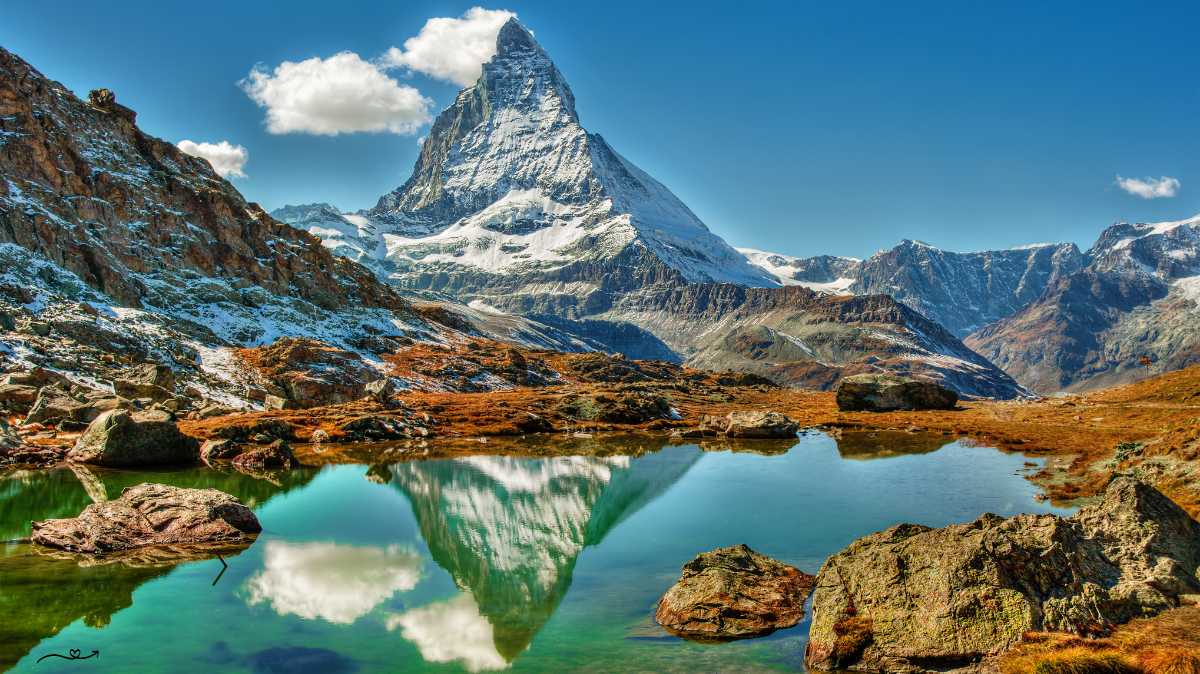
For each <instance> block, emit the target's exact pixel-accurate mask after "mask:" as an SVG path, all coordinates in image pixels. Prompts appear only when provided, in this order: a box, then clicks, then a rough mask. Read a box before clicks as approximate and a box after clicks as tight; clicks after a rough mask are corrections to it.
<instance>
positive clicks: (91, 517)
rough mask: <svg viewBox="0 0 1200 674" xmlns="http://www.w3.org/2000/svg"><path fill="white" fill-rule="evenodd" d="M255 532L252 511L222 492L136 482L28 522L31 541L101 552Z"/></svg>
mask: <svg viewBox="0 0 1200 674" xmlns="http://www.w3.org/2000/svg"><path fill="white" fill-rule="evenodd" d="M260 531H262V526H261V525H260V524H259V522H258V518H257V517H255V516H254V513H253V512H252V511H251V510H250V509H249V508H247V507H246V506H244V505H242V503H241V502H240V501H238V500H237V499H236V498H234V497H232V496H230V495H229V494H226V493H224V492H221V491H217V490H216V489H181V488H178V487H171V486H168V485H164V484H139V485H137V486H135V487H129V488H127V489H125V491H123V492H122V493H121V497H120V498H118V499H116V500H114V501H104V502H101V503H93V504H92V505H89V506H88V507H87V508H84V510H83V512H82V513H80V514H79V516H78V517H73V518H70V519H58V520H44V521H41V522H34V523H33V542H34V543H37V544H39V545H44V546H47V547H51V548H57V549H60V550H66V551H69V552H77V553H87V554H101V553H109V552H121V551H125V550H132V549H135V548H140V547H145V546H159V545H165V546H178V545H184V546H187V545H224V544H229V545H234V544H245V543H249V542H251V541H252V540H253V539H252V538H251V536H252V535H253V534H257V533H259V532H260Z"/></svg>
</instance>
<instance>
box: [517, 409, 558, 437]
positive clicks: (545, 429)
mask: <svg viewBox="0 0 1200 674" xmlns="http://www.w3.org/2000/svg"><path fill="white" fill-rule="evenodd" d="M513 425H514V426H516V427H517V430H518V431H519V432H521V433H553V432H554V424H552V423H550V420H549V419H547V418H546V417H543V416H540V415H537V414H534V413H533V412H519V413H518V415H517V419H516V421H515V422H513Z"/></svg>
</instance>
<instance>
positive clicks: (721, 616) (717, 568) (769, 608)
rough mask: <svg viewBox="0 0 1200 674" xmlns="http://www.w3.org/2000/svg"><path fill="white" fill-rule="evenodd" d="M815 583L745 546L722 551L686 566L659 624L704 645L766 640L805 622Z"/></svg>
mask: <svg viewBox="0 0 1200 674" xmlns="http://www.w3.org/2000/svg"><path fill="white" fill-rule="evenodd" d="M813 580H814V578H813V576H810V575H808V574H806V573H804V572H802V571H800V570H799V569H797V568H796V567H794V566H788V565H787V564H784V563H783V562H779V561H776V560H774V559H771V558H770V557H767V556H766V555H760V554H759V553H757V552H755V551H753V550H751V549H750V548H748V547H746V546H745V545H734V546H731V547H728V548H717V549H716V550H711V551H709V552H702V553H700V554H699V555H697V556H696V558H695V559H693V560H692V561H690V562H688V563H687V564H685V565H684V566H683V575H682V576H680V578H679V582H677V583H675V585H673V586H672V587H671V589H669V590H667V593H666V594H664V595H663V596H662V599H660V600H659V601H658V608H657V610H656V611H655V613H654V619H655V620H656V621H658V624H660V625H662V626H663V628H664V629H666V630H667V631H668V632H671V633H672V634H675V635H677V636H681V637H684V638H687V639H694V640H698V641H721V640H728V639H745V638H748V637H757V636H762V635H764V634H770V633H771V632H774V631H775V630H777V629H782V628H785V627H791V626H793V625H795V624H796V623H798V622H800V620H801V619H802V618H803V617H804V602H805V601H806V600H807V599H808V595H809V593H810V592H811V591H812V588H813Z"/></svg>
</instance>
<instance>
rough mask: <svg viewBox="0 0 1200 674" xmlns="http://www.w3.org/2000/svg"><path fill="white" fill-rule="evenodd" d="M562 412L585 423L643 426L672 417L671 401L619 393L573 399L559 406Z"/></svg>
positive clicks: (654, 395) (646, 394)
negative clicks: (597, 422)
mask: <svg viewBox="0 0 1200 674" xmlns="http://www.w3.org/2000/svg"><path fill="white" fill-rule="evenodd" d="M559 411H560V412H562V413H563V414H566V415H567V416H570V417H572V418H575V419H579V420H581V421H603V422H607V423H612V424H640V423H643V422H646V421H651V420H653V419H664V418H667V417H669V416H670V415H671V401H669V400H668V399H667V398H666V396H663V395H660V394H658V393H650V392H645V391H619V392H614V393H600V394H597V395H577V396H571V397H569V398H567V399H566V400H564V401H563V402H562V403H560V404H559Z"/></svg>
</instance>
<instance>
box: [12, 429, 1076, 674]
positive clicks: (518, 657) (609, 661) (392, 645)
mask: <svg viewBox="0 0 1200 674" xmlns="http://www.w3.org/2000/svg"><path fill="white" fill-rule="evenodd" d="M942 444H943V441H940V440H938V441H933V443H932V444H929V442H926V443H925V444H923V445H922V444H921V443H915V444H914V443H911V442H901V441H900V439H899V438H898V436H893V437H891V438H887V437H879V438H873V439H864V438H863V437H862V436H858V437H857V438H856V439H854V438H850V437H848V438H846V439H844V440H842V441H841V448H840V450H839V444H838V442H836V441H835V440H834V439H832V438H830V437H828V436H825V435H818V434H813V435H806V436H804V437H802V438H801V439H800V440H799V442H797V443H796V444H795V445H794V446H793V447H791V448H790V449H783V448H781V447H779V446H778V445H763V446H762V447H767V448H770V449H772V451H774V452H776V453H774V454H773V455H762V454H758V453H754V452H731V451H703V450H701V449H700V448H699V447H697V446H694V445H687V446H676V447H667V448H663V449H660V450H658V451H651V452H647V453H642V454H641V455H640V456H622V455H606V456H582V457H552V458H511V457H495V456H492V457H469V458H460V459H439V460H426V461H411V462H407V463H399V464H393V465H378V466H365V465H342V466H329V467H325V468H323V469H320V470H303V471H293V472H292V473H288V474H283V475H280V476H277V477H275V478H272V480H264V479H258V478H253V477H249V476H243V475H240V474H237V473H221V472H215V471H210V470H205V469H194V470H188V471H177V472H163V473H132V472H97V471H76V472H72V471H70V470H59V471H52V472H42V473H29V474H23V475H15V476H9V477H8V478H6V479H0V540H4V539H12V538H16V537H21V536H26V535H28V523H29V521H30V520H31V519H42V518H47V517H63V516H71V515H74V514H76V513H78V512H79V510H81V509H82V508H83V507H84V506H86V505H87V504H88V503H90V502H91V497H90V496H89V490H90V493H91V494H92V495H99V494H98V492H100V491H103V492H104V493H105V494H106V495H107V496H108V497H110V498H112V497H116V496H117V495H119V493H120V491H121V489H122V488H124V487H126V486H129V485H132V484H137V483H139V482H144V481H157V482H165V483H170V484H177V485H180V486H211V487H215V488H218V489H222V490H224V491H227V492H229V493H232V494H234V495H237V496H238V497H240V498H241V499H242V500H243V501H244V502H246V503H247V504H250V505H252V506H253V507H254V508H255V510H256V512H257V513H258V516H259V518H260V520H261V521H262V523H263V526H264V528H265V532H264V534H263V535H262V536H260V537H259V539H258V541H257V542H256V543H255V544H254V545H253V546H252V547H250V548H249V549H248V550H246V551H244V552H242V553H241V554H239V555H237V556H235V557H231V558H228V559H227V561H228V563H229V568H228V569H227V570H225V571H224V573H223V574H221V575H220V576H219V577H218V574H219V573H221V571H222V566H221V562H220V561H218V560H216V559H208V560H203V561H196V562H185V563H181V564H177V565H174V566H170V565H168V566H151V567H141V568H137V567H132V568H131V567H129V566H126V565H122V564H107V565H98V566H81V565H79V564H78V563H76V562H75V561H73V560H69V559H55V558H51V557H47V556H45V555H44V554H39V553H38V552H37V551H35V550H33V549H32V548H31V546H29V545H26V544H7V545H5V544H0V669H5V668H15V671H31V672H32V671H36V672H59V671H62V672H68V671H70V672H78V671H86V670H87V669H88V668H90V669H92V670H93V671H105V672H144V671H174V672H186V671H227V672H284V671H286V672H351V671H359V672H394V671H438V672H456V671H464V670H465V671H471V672H480V671H491V670H500V669H506V668H507V669H511V670H514V671H553V672H558V671H567V670H572V671H596V672H608V671H622V672H625V671H647V672H651V671H653V672H662V671H742V672H751V671H767V670H770V671H775V670H782V671H797V670H801V669H803V662H802V661H803V653H804V644H805V635H806V633H807V630H808V622H807V621H805V622H803V623H801V624H800V625H799V626H797V627H796V628H793V629H789V630H783V631H780V632H776V633H775V634H773V635H771V636H769V637H765V638H761V639H753V640H748V641H740V642H734V643H727V644H715V645H713V644H704V645H701V644H693V643H688V642H685V641H681V640H678V639H674V638H671V637H668V636H667V635H666V634H665V633H663V632H662V631H661V630H659V629H658V628H657V627H656V626H655V625H654V624H653V620H652V618H651V617H650V616H651V613H652V610H653V606H654V602H655V601H656V600H657V598H658V597H659V596H660V595H661V594H662V592H663V591H664V590H665V589H666V588H667V587H669V586H670V585H671V583H673V582H674V581H675V579H676V578H677V577H678V575H679V569H680V566H681V565H682V564H683V563H684V562H686V561H688V560H689V559H691V558H692V557H693V556H694V555H695V554H696V553H697V552H700V551H702V550H707V549H710V548H713V547H717V546H722V545H731V544H735V543H747V544H749V545H750V546H751V547H752V548H754V549H756V550H758V551H760V552H763V553H765V554H768V555H771V556H773V557H776V558H778V559H781V560H783V561H786V562H788V563H791V564H794V565H796V566H798V567H799V568H801V569H803V570H805V571H808V572H810V573H816V571H817V569H818V568H819V567H820V565H821V562H822V561H823V560H824V559H825V558H826V557H827V556H828V555H830V554H832V553H834V552H837V551H838V550H840V549H841V548H842V547H844V546H845V545H847V544H848V543H850V542H851V541H853V540H854V539H855V538H857V537H859V536H862V535H864V534H868V533H871V532H874V531H878V530H880V529H884V528H886V527H888V526H891V525H893V524H896V523H898V522H917V523H921V524H926V525H930V526H941V525H945V524H949V523H952V522H960V521H967V520H970V519H973V518H975V517H976V516H978V515H979V514H981V513H983V512H994V513H998V514H1001V515H1011V514H1014V513H1018V512H1058V510H1057V509H1055V508H1052V507H1050V506H1049V505H1048V504H1046V503H1042V502H1039V501H1037V500H1036V499H1035V496H1036V495H1037V489H1036V488H1035V487H1034V486H1033V485H1032V484H1030V483H1029V482H1028V481H1026V480H1025V479H1024V478H1023V477H1022V475H1021V474H1022V471H1024V470H1028V466H1024V463H1025V462H1026V461H1027V459H1026V458H1025V457H1022V456H1020V455H1016V454H1006V453H1002V452H999V451H996V450H994V449H990V448H981V447H970V446H964V445H961V444H959V443H954V442H951V443H947V444H945V445H944V446H941V445H942ZM747 446H750V447H756V446H757V445H753V444H750V445H747ZM607 449H608V451H615V450H620V449H621V447H620V446H616V447H609V448H607ZM214 581H215V582H214ZM71 649H79V651H80V653H81V654H82V655H87V654H89V653H91V652H92V651H93V650H98V651H100V656H99V657H98V658H96V659H93V660H89V661H85V662H70V661H64V660H61V659H59V658H49V659H46V660H44V661H43V662H41V663H40V664H39V663H36V660H37V659H38V658H39V657H42V656H45V655H47V654H49V653H61V654H67V653H69V651H70V650H71Z"/></svg>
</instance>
